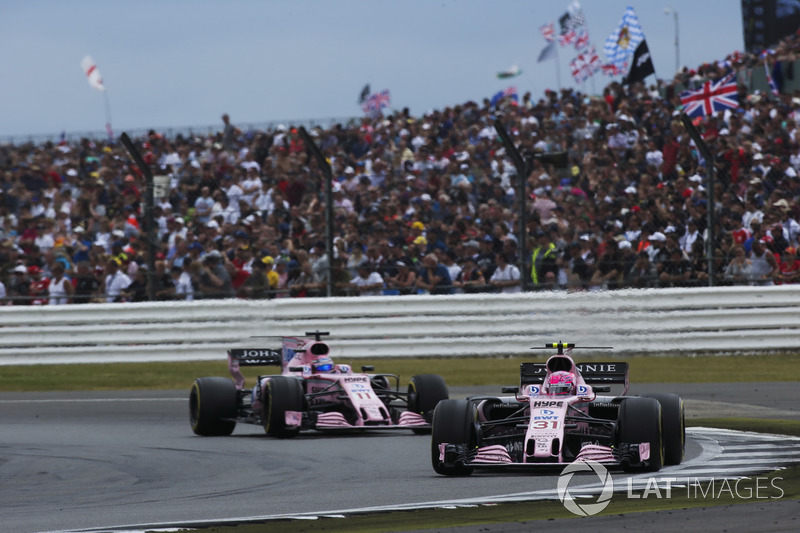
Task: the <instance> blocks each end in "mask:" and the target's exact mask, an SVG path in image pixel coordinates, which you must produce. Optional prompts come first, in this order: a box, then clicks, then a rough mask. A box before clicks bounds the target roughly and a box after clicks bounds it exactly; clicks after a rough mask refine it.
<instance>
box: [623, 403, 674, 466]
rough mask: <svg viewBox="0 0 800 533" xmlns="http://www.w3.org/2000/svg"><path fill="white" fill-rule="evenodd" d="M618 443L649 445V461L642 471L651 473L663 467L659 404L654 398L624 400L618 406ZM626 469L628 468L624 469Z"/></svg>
mask: <svg viewBox="0 0 800 533" xmlns="http://www.w3.org/2000/svg"><path fill="white" fill-rule="evenodd" d="M617 428H618V431H619V433H618V437H619V442H626V443H630V444H639V443H644V442H648V443H650V459H648V460H647V464H646V465H644V466H643V469H645V470H649V471H651V472H657V471H658V470H661V467H662V466H663V465H664V440H663V438H662V431H661V428H662V422H661V404H660V403H658V400H656V399H655V398H641V397H635V398H625V400H623V401H622V403H621V404H620V406H619V419H618V423H617ZM626 469H628V467H626Z"/></svg>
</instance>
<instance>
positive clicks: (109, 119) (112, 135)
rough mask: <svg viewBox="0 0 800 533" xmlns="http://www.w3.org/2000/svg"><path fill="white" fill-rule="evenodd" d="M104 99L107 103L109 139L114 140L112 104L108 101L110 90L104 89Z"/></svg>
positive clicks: (107, 131)
mask: <svg viewBox="0 0 800 533" xmlns="http://www.w3.org/2000/svg"><path fill="white" fill-rule="evenodd" d="M103 100H104V101H105V104H106V133H107V134H108V140H109V141H112V140H114V133H113V131H112V129H111V104H109V102H108V90H107V89H104V90H103Z"/></svg>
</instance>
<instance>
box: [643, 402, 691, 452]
mask: <svg viewBox="0 0 800 533" xmlns="http://www.w3.org/2000/svg"><path fill="white" fill-rule="evenodd" d="M642 398H655V399H656V400H658V403H660V404H661V429H662V431H663V435H662V437H663V439H664V464H665V465H679V464H681V462H682V461H683V455H684V452H685V450H686V424H685V415H684V409H683V400H681V397H680V396H678V395H677V394H642Z"/></svg>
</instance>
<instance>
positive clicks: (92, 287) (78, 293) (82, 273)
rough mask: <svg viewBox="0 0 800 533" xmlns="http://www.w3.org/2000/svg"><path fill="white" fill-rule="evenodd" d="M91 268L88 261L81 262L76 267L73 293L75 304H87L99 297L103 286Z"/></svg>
mask: <svg viewBox="0 0 800 533" xmlns="http://www.w3.org/2000/svg"><path fill="white" fill-rule="evenodd" d="M89 267H90V264H89V262H88V261H80V262H79V263H78V264H77V266H76V274H75V276H74V277H73V278H72V283H73V286H74V291H73V293H72V302H73V303H77V304H86V303H89V302H92V301H94V300H95V298H97V297H98V293H99V291H100V287H101V285H102V284H101V282H100V280H99V279H98V278H97V276H95V275H94V272H93V271H92V270H91V269H90V268H89Z"/></svg>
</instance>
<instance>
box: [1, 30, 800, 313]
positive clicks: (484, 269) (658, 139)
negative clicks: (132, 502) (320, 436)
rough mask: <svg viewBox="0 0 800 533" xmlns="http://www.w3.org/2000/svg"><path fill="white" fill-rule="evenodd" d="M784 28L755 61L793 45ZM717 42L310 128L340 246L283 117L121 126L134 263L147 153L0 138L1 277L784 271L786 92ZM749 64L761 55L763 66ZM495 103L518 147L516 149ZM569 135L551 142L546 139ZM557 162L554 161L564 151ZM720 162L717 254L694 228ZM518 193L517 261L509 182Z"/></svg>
mask: <svg viewBox="0 0 800 533" xmlns="http://www.w3.org/2000/svg"><path fill="white" fill-rule="evenodd" d="M799 51H800V44H798V40H797V38H796V37H790V38H788V39H786V40H784V41H783V42H782V43H781V44H780V46H779V47H777V48H776V50H775V52H776V54H775V55H774V56H772V58H771V59H770V60H771V61H775V60H780V61H787V62H790V63H789V64H793V63H791V62H793V61H794V60H796V59H797V55H798V52H799ZM761 65H762V64H761V62H760V60H759V59H758V58H757V57H755V56H753V55H750V54H738V53H736V54H732V55H731V56H729V57H727V58H725V60H724V61H720V62H718V63H714V64H706V65H702V66H700V67H699V68H697V69H696V70H689V69H684V70H683V71H682V72H680V73H678V74H677V75H676V77H675V79H674V80H672V81H670V82H663V81H659V82H658V84H657V85H653V86H646V85H644V84H642V83H637V84H633V85H631V86H622V85H620V84H619V83H616V82H612V83H610V84H609V85H608V86H607V87H605V89H604V90H603V94H602V96H590V95H586V94H582V93H580V92H578V91H576V90H574V89H563V90H560V91H546V92H545V94H543V95H542V96H541V97H539V98H534V97H533V96H532V95H531V94H530V93H526V94H524V96H523V97H522V98H520V100H519V101H518V102H515V101H512V100H510V99H503V100H501V101H500V102H498V103H496V104H494V105H493V104H492V103H491V102H490V101H489V100H488V99H485V100H483V101H482V102H466V103H463V104H458V105H454V106H452V107H447V108H445V109H442V110H434V111H431V112H428V113H425V114H424V115H423V116H420V117H414V116H412V115H411V114H410V113H409V111H408V110H407V109H406V110H401V111H396V112H392V113H387V114H382V115H380V116H370V117H364V118H362V119H359V120H355V121H353V122H352V123H350V124H336V125H333V126H331V127H328V128H323V127H315V128H312V129H311V130H310V134H311V136H312V137H314V139H315V141H316V142H317V143H318V146H319V148H320V149H321V150H322V152H323V153H324V154H325V156H326V157H327V158H328V160H329V162H330V164H331V167H332V169H333V174H334V180H335V181H334V183H333V203H334V228H333V231H334V239H333V243H334V253H333V261H329V260H328V255H327V254H326V247H325V237H326V232H325V229H326V228H325V196H324V190H325V187H324V179H323V173H322V172H321V170H320V168H319V167H318V165H317V164H316V162H315V160H314V159H313V158H312V157H311V156H310V155H309V153H308V151H307V150H306V147H305V146H304V143H303V140H302V138H301V136H300V135H298V132H297V129H296V128H294V127H293V126H291V125H289V126H288V127H287V126H284V125H278V126H276V127H275V128H271V129H269V130H242V129H239V128H237V127H236V126H235V123H232V122H231V120H230V118H229V117H228V116H227V115H223V118H222V127H221V129H220V131H219V132H216V133H212V134H208V135H176V136H175V137H174V138H167V137H166V136H164V135H161V134H159V133H158V132H156V131H151V132H150V133H149V134H148V135H147V136H146V137H143V138H139V139H135V142H136V143H137V145H138V146H139V148H140V150H141V151H142V153H143V154H144V159H145V161H146V162H147V163H148V164H149V165H151V166H152V169H153V171H154V173H155V174H157V175H163V176H167V179H168V183H167V186H166V187H165V189H164V190H165V191H167V192H165V194H164V195H163V196H161V197H157V198H156V202H155V207H154V213H153V214H154V219H155V221H156V227H157V235H156V236H155V238H156V240H157V243H158V244H157V253H156V257H155V261H154V270H155V272H154V273H152V274H151V275H150V276H148V272H147V264H148V261H147V260H146V252H147V248H148V247H147V245H146V242H147V236H146V235H144V233H143V227H144V222H143V215H144V184H145V178H144V176H143V174H142V172H141V171H140V170H139V169H138V168H137V167H136V165H135V164H133V162H132V160H131V158H130V156H129V154H128V153H127V151H126V150H125V148H124V147H123V146H122V145H121V144H119V143H117V142H114V141H107V142H104V141H100V140H90V139H83V140H81V141H80V142H78V143H68V142H62V143H43V144H41V145H35V144H32V143H28V144H22V145H12V144H9V145H4V146H1V147H0V168H1V169H2V172H0V174H1V177H0V279H2V286H0V292H2V294H0V296H1V297H2V301H3V302H4V303H7V304H14V305H23V304H24V305H30V304H48V303H49V304H64V303H87V302H117V301H134V302H135V301H143V300H147V299H148V297H149V291H148V279H149V280H151V283H153V294H154V295H155V298H156V299H158V300H172V299H194V298H231V297H241V298H271V297H309V296H321V295H325V294H326V288H327V286H328V276H332V280H333V281H332V286H333V287H334V289H335V290H334V292H335V294H336V295H362V296H368V295H378V294H400V295H402V294H417V293H430V294H450V293H454V292H518V291H520V287H521V283H520V278H521V277H522V276H525V277H526V278H527V281H528V285H529V287H530V288H532V289H533V290H572V291H579V290H589V291H594V290H609V289H619V288H624V287H690V286H704V285H708V283H709V280H708V277H709V272H710V270H711V271H713V272H714V276H715V278H716V283H717V284H718V285H722V284H757V285H766V284H779V283H797V282H798V281H799V280H800V262H799V261H798V259H797V254H796V248H797V246H798V234H800V224H798V215H800V206H798V198H800V176H798V174H799V173H800V138H798V133H799V132H798V124H800V94H793V93H791V92H787V91H784V92H783V93H782V94H779V95H773V94H771V93H769V92H762V93H760V94H756V93H753V92H750V91H748V90H747V85H746V83H744V82H743V81H742V80H743V79H745V77H746V76H747V75H748V73H749V72H750V69H753V68H758V67H759V66H761ZM761 68H763V66H762V67H761ZM731 70H734V71H736V72H737V73H738V75H739V79H740V85H739V107H738V108H736V109H730V110H726V111H724V112H718V113H716V114H714V115H708V116H705V117H703V118H700V119H696V120H694V123H695V126H696V128H697V129H698V130H699V131H700V133H701V134H702V137H703V139H704V141H705V143H706V144H707V145H708V147H709V150H710V152H711V153H712V154H713V155H714V157H713V160H712V161H705V160H703V158H702V156H701V154H700V152H699V150H698V149H697V148H696V147H695V146H694V144H693V142H692V141H691V139H690V136H689V135H688V133H687V131H686V129H685V128H684V126H683V124H682V123H681V121H680V111H681V106H680V99H679V97H678V90H679V89H680V88H682V87H695V86H697V85H698V84H700V83H702V82H703V81H704V80H706V79H715V78H717V77H719V76H721V75H722V74H724V73H726V72H729V71H731ZM496 119H499V120H500V121H501V122H502V123H503V124H504V126H505V128H506V129H507V130H508V131H509V132H510V134H511V136H512V138H513V140H514V142H515V143H516V146H517V149H518V150H519V151H520V152H521V153H522V154H523V155H524V156H525V157H526V158H528V159H529V160H530V161H531V165H532V170H531V172H530V174H529V175H528V176H527V177H526V179H525V181H526V189H525V191H524V193H523V194H519V188H518V187H517V175H516V169H515V167H514V166H513V165H512V163H511V160H510V158H509V154H508V152H507V150H506V147H504V145H503V143H502V141H501V140H500V138H499V137H498V134H497V132H496V130H495V128H494V122H495V120H496ZM555 154H563V155H565V157H561V158H557V157H547V156H553V155H555ZM559 159H560V160H562V161H565V162H566V164H557V163H556V161H558V160H559ZM711 166H713V169H714V176H715V180H714V183H713V187H714V196H713V198H714V205H713V206H711V207H713V209H714V218H715V221H716V222H715V228H714V232H713V233H714V235H716V238H715V245H716V246H715V249H714V253H713V256H714V264H713V267H712V269H709V268H708V265H707V257H708V253H707V250H706V244H705V243H706V239H707V238H708V235H709V232H708V228H707V223H708V216H707V209H709V207H710V206H709V205H708V194H707V193H708V190H707V188H708V187H709V186H711V183H710V174H711V173H710V172H709V169H710V167H711ZM520 201H523V202H525V209H526V219H527V231H526V235H525V237H524V238H525V239H526V241H525V245H526V252H525V254H524V256H525V257H526V261H525V264H524V265H522V268H520V264H519V261H518V257H519V255H520V254H519V252H518V248H519V246H520V245H521V244H520V236H519V228H518V218H517V217H518V212H519V209H518V205H519V204H518V202H520Z"/></svg>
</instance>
